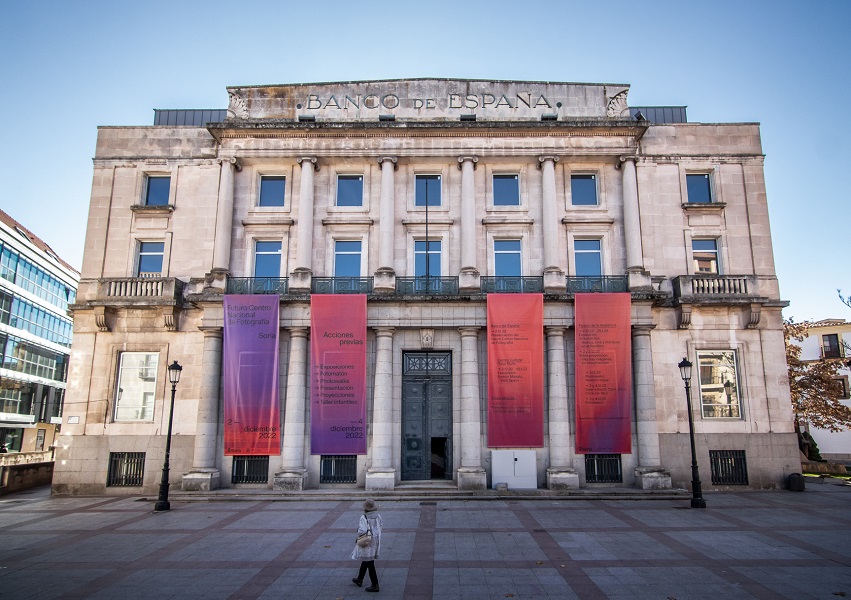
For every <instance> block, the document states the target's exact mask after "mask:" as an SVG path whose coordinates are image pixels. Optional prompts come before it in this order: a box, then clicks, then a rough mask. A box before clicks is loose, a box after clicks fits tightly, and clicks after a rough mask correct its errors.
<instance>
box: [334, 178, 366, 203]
mask: <svg viewBox="0 0 851 600" xmlns="http://www.w3.org/2000/svg"><path fill="white" fill-rule="evenodd" d="M337 206H363V175H337Z"/></svg>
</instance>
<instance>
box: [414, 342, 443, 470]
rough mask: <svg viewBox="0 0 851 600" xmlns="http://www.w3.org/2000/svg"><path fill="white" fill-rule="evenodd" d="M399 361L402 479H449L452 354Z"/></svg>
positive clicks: (429, 354) (422, 355) (421, 355)
mask: <svg viewBox="0 0 851 600" xmlns="http://www.w3.org/2000/svg"><path fill="white" fill-rule="evenodd" d="M402 360H403V365H402V480H403V481H416V480H423V479H452V355H451V354H450V353H449V352H406V353H405V354H404V355H403V358H402Z"/></svg>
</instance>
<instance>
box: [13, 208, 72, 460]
mask: <svg viewBox="0 0 851 600" xmlns="http://www.w3.org/2000/svg"><path fill="white" fill-rule="evenodd" d="M79 279H80V274H79V273H78V272H77V270H76V269H74V268H73V267H72V266H71V265H69V264H68V263H66V262H65V261H63V260H62V259H61V258H59V257H58V256H57V255H56V253H55V252H53V250H51V248H50V246H48V245H47V244H46V243H45V242H44V241H42V240H41V239H39V238H38V237H37V236H36V235H35V234H34V233H32V232H31V231H30V230H29V229H27V228H26V227H24V226H23V225H21V224H20V223H18V222H17V221H16V220H15V219H13V218H12V217H10V216H9V215H8V214H6V213H5V212H3V211H0V351H2V363H0V442H3V443H5V444H6V447H7V448H8V449H9V450H10V451H19V452H32V451H42V450H47V449H48V448H50V447H51V446H53V445H54V438H55V436H56V433H57V431H58V430H59V428H60V424H61V423H62V405H63V401H64V397H65V382H66V379H67V376H68V357H69V355H70V354H71V337H72V333H73V323H72V321H71V317H70V315H69V314H68V307H69V306H70V305H71V304H73V303H74V300H75V296H76V293H77V284H78V283H79Z"/></svg>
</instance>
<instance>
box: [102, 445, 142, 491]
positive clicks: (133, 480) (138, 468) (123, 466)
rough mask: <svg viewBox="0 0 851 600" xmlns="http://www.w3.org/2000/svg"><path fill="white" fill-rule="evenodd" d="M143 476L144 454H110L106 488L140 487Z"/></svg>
mask: <svg viewBox="0 0 851 600" xmlns="http://www.w3.org/2000/svg"><path fill="white" fill-rule="evenodd" d="M144 475H145V453H144V452H110V453H109V472H108V473H107V476H106V485H107V487H119V486H137V485H142V480H143V479H144Z"/></svg>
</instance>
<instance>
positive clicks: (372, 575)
mask: <svg viewBox="0 0 851 600" xmlns="http://www.w3.org/2000/svg"><path fill="white" fill-rule="evenodd" d="M367 569H369V581H370V583H372V585H378V573H376V572H375V561H374V560H362V561H361V563H360V571H358V581H363V576H364V575H366V571H367Z"/></svg>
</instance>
